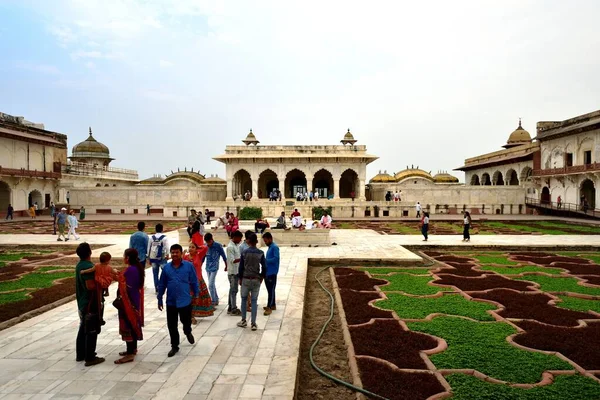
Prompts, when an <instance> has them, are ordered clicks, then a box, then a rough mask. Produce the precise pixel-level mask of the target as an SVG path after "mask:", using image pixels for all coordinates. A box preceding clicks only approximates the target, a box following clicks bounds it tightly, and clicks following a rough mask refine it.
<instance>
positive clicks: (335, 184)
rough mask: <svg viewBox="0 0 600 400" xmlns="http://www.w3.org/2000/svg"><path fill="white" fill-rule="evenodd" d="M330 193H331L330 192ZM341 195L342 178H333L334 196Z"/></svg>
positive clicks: (336, 197)
mask: <svg viewBox="0 0 600 400" xmlns="http://www.w3.org/2000/svg"><path fill="white" fill-rule="evenodd" d="M328 194H330V193H328ZM339 197H340V180H339V179H334V180H333V198H335V199H338V198H339Z"/></svg>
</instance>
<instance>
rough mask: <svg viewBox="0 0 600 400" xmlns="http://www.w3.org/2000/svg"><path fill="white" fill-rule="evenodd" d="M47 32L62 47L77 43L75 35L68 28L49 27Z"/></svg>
mask: <svg viewBox="0 0 600 400" xmlns="http://www.w3.org/2000/svg"><path fill="white" fill-rule="evenodd" d="M48 30H49V31H50V33H51V34H52V35H54V36H55V37H56V39H57V40H58V42H59V44H60V45H61V46H62V47H66V46H67V45H70V44H72V43H75V42H77V35H76V34H75V33H74V32H73V30H71V28H69V27H68V26H50V27H49V28H48Z"/></svg>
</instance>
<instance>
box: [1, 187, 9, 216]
mask: <svg viewBox="0 0 600 400" xmlns="http://www.w3.org/2000/svg"><path fill="white" fill-rule="evenodd" d="M9 204H10V186H8V183H6V182H2V181H0V212H6V210H8V205H9Z"/></svg>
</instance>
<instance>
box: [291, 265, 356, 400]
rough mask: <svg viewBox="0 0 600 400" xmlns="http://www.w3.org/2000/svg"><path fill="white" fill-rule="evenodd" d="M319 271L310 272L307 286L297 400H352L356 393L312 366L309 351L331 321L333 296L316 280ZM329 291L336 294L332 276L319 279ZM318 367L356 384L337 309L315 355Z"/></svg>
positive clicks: (321, 275)
mask: <svg viewBox="0 0 600 400" xmlns="http://www.w3.org/2000/svg"><path fill="white" fill-rule="evenodd" d="M315 272H316V271H315V270H314V269H309V271H308V279H307V283H306V295H305V304H304V317H303V318H302V340H301V342H300V359H299V360H298V379H297V381H296V382H297V383H296V397H295V399H297V400H315V399H323V400H325V399H327V400H330V399H331V400H333V399H352V398H356V397H355V395H354V392H353V391H351V390H349V389H347V388H345V387H343V386H340V385H338V384H336V383H334V382H333V381H331V380H329V379H327V378H325V377H324V376H322V375H321V374H319V373H318V372H317V371H315V370H314V369H313V368H312V366H311V365H310V361H309V358H308V351H309V349H310V346H312V344H313V342H314V341H315V339H316V338H317V335H318V334H319V331H320V330H321V328H322V326H323V324H324V323H325V321H326V320H327V318H329V304H330V303H329V296H328V295H327V293H325V292H324V291H323V290H321V287H320V286H319V284H318V283H317V281H316V280H315V277H314V275H315ZM319 277H320V278H321V281H322V282H323V284H324V285H325V287H326V288H328V290H330V291H332V285H331V279H330V277H329V273H328V272H324V273H322V274H320V275H319ZM314 357H315V362H316V364H317V365H318V366H319V367H320V368H321V369H323V370H324V371H327V372H328V373H330V374H332V375H333V376H335V377H337V378H340V379H342V380H344V381H346V382H350V383H352V377H351V374H350V368H349V367H348V350H347V348H346V344H345V343H344V337H343V334H342V327H341V323H340V318H339V315H338V313H337V306H336V307H335V316H334V318H333V320H332V321H331V323H330V324H329V327H328V328H327V330H326V331H325V333H324V335H323V338H322V339H321V341H320V342H319V345H318V346H317V348H316V349H315V352H314Z"/></svg>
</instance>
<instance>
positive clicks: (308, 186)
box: [306, 178, 313, 192]
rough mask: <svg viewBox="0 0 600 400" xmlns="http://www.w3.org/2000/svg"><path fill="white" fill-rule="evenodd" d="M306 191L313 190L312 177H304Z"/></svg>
mask: <svg viewBox="0 0 600 400" xmlns="http://www.w3.org/2000/svg"><path fill="white" fill-rule="evenodd" d="M306 191H307V192H312V191H313V180H312V178H306Z"/></svg>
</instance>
